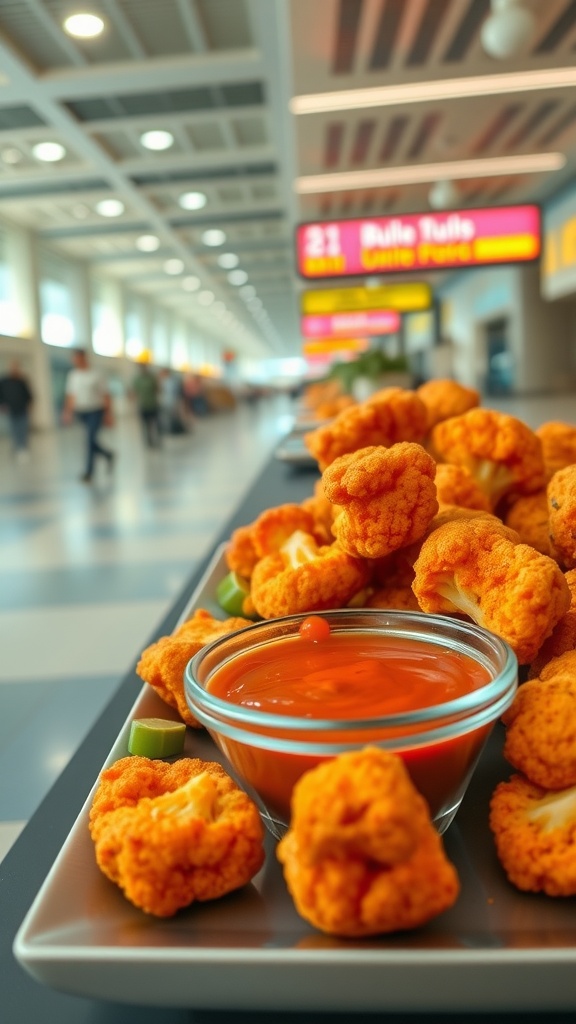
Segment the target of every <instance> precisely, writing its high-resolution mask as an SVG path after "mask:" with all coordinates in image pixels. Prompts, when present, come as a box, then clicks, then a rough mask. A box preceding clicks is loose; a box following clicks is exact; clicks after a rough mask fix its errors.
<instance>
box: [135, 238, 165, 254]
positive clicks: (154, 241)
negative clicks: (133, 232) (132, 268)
mask: <svg viewBox="0 0 576 1024" xmlns="http://www.w3.org/2000/svg"><path fill="white" fill-rule="evenodd" d="M136 248H137V249H140V252H156V249H159V248H160V239H159V238H158V235H140V236H139V237H138V238H137V239H136Z"/></svg>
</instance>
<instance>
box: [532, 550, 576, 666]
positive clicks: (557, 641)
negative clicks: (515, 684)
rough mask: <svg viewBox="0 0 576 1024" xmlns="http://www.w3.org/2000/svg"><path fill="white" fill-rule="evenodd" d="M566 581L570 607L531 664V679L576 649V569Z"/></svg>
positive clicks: (566, 577) (565, 577) (570, 572)
mask: <svg viewBox="0 0 576 1024" xmlns="http://www.w3.org/2000/svg"><path fill="white" fill-rule="evenodd" d="M564 579H565V580H566V582H567V584H568V586H569V588H570V594H571V601H570V607H569V609H568V611H567V612H566V613H565V614H564V615H563V616H562V618H561V619H559V620H558V622H557V623H556V625H555V626H554V629H553V630H552V632H551V634H550V636H549V637H547V638H546V640H545V641H544V643H543V644H542V646H541V647H540V649H539V651H538V654H537V655H536V657H535V658H534V660H533V661H532V662H531V663H530V668H529V670H528V678H529V679H534V678H535V677H536V676H539V675H540V674H541V672H543V671H544V669H545V668H546V666H547V665H548V662H550V661H551V660H552V659H553V658H557V657H559V655H561V654H564V653H566V652H567V651H574V650H575V649H576V569H569V570H568V572H565V573H564ZM575 667H576V666H575Z"/></svg>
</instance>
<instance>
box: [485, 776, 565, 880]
mask: <svg viewBox="0 0 576 1024" xmlns="http://www.w3.org/2000/svg"><path fill="white" fill-rule="evenodd" d="M489 822H490V829H491V830H492V833H493V836H494V842H495V846H496V853H497V855H498V859H499V860H500V863H501V864H502V867H503V868H504V871H505V872H506V875H507V876H508V879H509V880H510V882H512V884H513V885H515V886H516V887H517V888H518V889H522V890H524V891H526V892H544V893H546V894H547V895H548V896H574V895H576V857H575V856H574V850H575V849H576V787H574V786H572V787H570V788H569V789H561V790H554V791H550V790H548V789H544V788H543V787H542V786H536V785H535V784H534V783H532V782H529V781H528V779H526V778H525V777H524V776H523V775H513V776H512V778H511V779H510V780H509V781H508V782H501V783H499V784H498V786H496V789H495V790H494V793H493V794H492V799H491V802H490V817H489Z"/></svg>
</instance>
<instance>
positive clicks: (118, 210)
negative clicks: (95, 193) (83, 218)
mask: <svg viewBox="0 0 576 1024" xmlns="http://www.w3.org/2000/svg"><path fill="white" fill-rule="evenodd" d="M124 209H125V207H124V203H123V202H121V201H120V199H101V200H100V202H99V203H96V212H97V213H99V214H100V216H101V217H120V216H122V214H123V213H124Z"/></svg>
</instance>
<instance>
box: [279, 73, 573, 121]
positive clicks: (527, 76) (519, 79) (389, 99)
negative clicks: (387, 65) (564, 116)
mask: <svg viewBox="0 0 576 1024" xmlns="http://www.w3.org/2000/svg"><path fill="white" fill-rule="evenodd" d="M573 85H576V67H564V68H540V69H538V70H532V71H511V72H501V73H499V74H495V75H470V76H469V77H468V78H447V79H440V80H439V81H436V82H430V81H427V82H404V83H400V84H399V85H381V86H373V87H371V88H367V89H342V90H341V91H340V92H322V93H311V94H310V95H303V96H294V97H293V98H292V99H291V100H290V102H289V107H290V110H291V111H292V113H293V114H322V113H326V112H328V111H334V110H359V109H365V108H366V107H391V106H396V105H397V104H401V103H431V102H436V101H438V100H454V99H460V98H464V97H468V96H493V95H496V94H505V93H510V92H529V91H531V90H535V89H566V88H568V87H570V86H573Z"/></svg>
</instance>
